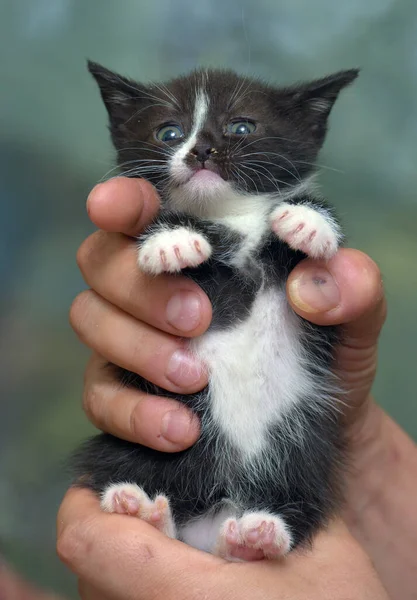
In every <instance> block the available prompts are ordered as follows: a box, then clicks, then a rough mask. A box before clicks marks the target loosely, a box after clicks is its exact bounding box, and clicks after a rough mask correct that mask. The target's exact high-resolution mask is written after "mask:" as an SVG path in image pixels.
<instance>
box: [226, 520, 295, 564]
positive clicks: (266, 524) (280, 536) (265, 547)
mask: <svg viewBox="0 0 417 600" xmlns="http://www.w3.org/2000/svg"><path fill="white" fill-rule="evenodd" d="M290 547H291V537H290V535H289V533H288V531H287V529H286V526H285V523H284V521H283V520H282V519H281V518H280V517H275V516H272V515H269V514H267V513H248V514H246V515H243V517H241V518H240V519H228V520H227V521H226V522H225V523H224V525H223V528H222V531H221V532H220V535H219V540H218V545H217V554H219V555H220V556H222V557H223V558H226V559H228V560H232V561H233V560H234V561H236V560H238V561H255V560H262V559H264V558H271V559H272V558H278V557H281V556H284V555H285V554H286V553H287V552H288V551H289V549H290Z"/></svg>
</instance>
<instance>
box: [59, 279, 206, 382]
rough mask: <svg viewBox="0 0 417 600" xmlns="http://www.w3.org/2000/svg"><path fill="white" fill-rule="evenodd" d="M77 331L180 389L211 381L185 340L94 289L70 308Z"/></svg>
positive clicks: (119, 360)
mask: <svg viewBox="0 0 417 600" xmlns="http://www.w3.org/2000/svg"><path fill="white" fill-rule="evenodd" d="M70 321H71V325H72V327H73V328H74V330H75V332H76V333H77V334H78V335H79V337H80V339H81V341H83V342H84V343H85V344H86V345H87V346H89V347H90V348H93V349H95V350H96V351H97V352H98V354H100V355H101V356H103V357H104V358H105V359H106V360H108V361H109V362H111V363H115V364H117V365H119V366H121V367H123V368H125V369H127V370H129V371H133V372H134V373H138V374H139V375H142V376H143V377H145V378H146V379H147V380H149V381H151V382H153V383H155V384H157V385H159V386H160V387H162V388H164V389H166V390H169V391H171V392H176V393H191V392H195V391H197V390H200V389H202V388H203V387H204V386H205V385H206V384H207V375H206V373H205V372H204V369H203V368H202V366H201V365H200V364H199V363H198V361H197V360H196V359H195V358H194V357H193V356H192V354H191V353H190V352H188V351H187V350H186V348H185V342H184V340H182V339H180V338H175V337H173V336H171V335H168V334H166V333H163V332H162V331H159V330H157V329H154V328H153V327H150V326H149V325H147V324H146V323H142V322H140V321H137V320H136V319H134V318H133V317H131V316H130V315H127V314H126V313H123V312H122V311H121V310H119V309H118V308H116V307H115V306H114V305H112V304H110V303H109V302H107V301H106V300H104V299H103V298H101V297H100V296H98V295H97V294H96V293H95V292H93V291H92V290H87V291H85V292H82V293H81V294H79V296H77V298H76V299H75V301H74V302H73V304H72V307H71V311H70Z"/></svg>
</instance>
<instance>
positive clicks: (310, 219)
mask: <svg viewBox="0 0 417 600" xmlns="http://www.w3.org/2000/svg"><path fill="white" fill-rule="evenodd" d="M270 219H271V227H272V229H273V231H274V232H275V233H276V235H277V236H278V237H279V238H280V239H282V240H283V241H284V242H286V243H287V244H288V245H289V246H291V248H293V249H294V250H301V251H302V252H304V253H305V254H307V255H308V256H311V257H312V258H325V259H329V258H332V256H334V255H335V254H336V252H337V249H338V246H339V241H340V238H341V233H340V229H339V226H338V225H337V223H336V221H334V220H333V219H332V218H331V216H330V215H329V214H328V213H327V212H325V211H320V209H319V208H317V207H311V206H308V205H306V204H287V203H286V202H283V203H282V204H280V205H279V206H278V208H276V209H275V210H274V211H273V212H272V214H271V217H270Z"/></svg>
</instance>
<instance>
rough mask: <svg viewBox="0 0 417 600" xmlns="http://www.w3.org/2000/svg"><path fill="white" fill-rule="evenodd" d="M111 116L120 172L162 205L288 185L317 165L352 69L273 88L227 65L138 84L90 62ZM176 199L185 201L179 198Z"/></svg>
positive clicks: (269, 190) (273, 190)
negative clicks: (155, 193)
mask: <svg viewBox="0 0 417 600" xmlns="http://www.w3.org/2000/svg"><path fill="white" fill-rule="evenodd" d="M89 68H90V71H91V73H92V74H93V75H94V77H95V78H96V80H97V82H98V83H99V86H100V90H101V93H102V97H103V100H104V102H105V104H106V107H107V110H108V112H109V116H110V129H111V133H112V138H113V142H114V144H115V147H116V149H117V151H118V158H119V165H120V168H121V173H125V174H126V175H129V176H131V177H145V178H146V179H148V180H149V181H151V182H152V183H153V184H154V185H155V186H156V187H157V188H158V190H159V191H160V193H161V195H162V197H163V199H164V200H165V201H166V202H167V203H170V202H173V199H176V200H177V203H178V202H179V203H181V201H184V202H186V204H190V203H192V202H196V203H199V204H200V205H201V204H202V203H203V204H207V203H210V202H214V201H216V200H218V199H219V198H220V197H221V196H222V195H225V194H229V195H230V194H248V193H250V194H268V195H270V194H274V195H279V194H282V193H285V192H287V191H289V189H290V188H291V187H292V186H295V185H296V184H297V183H300V182H301V181H302V180H303V178H305V177H306V176H307V175H308V174H309V173H310V172H311V171H312V169H313V167H314V161H315V160H316V157H317V153H318V151H319V149H320V147H321V145H322V143H323V140H324V137H325V132H326V123H327V117H328V115H329V113H330V110H331V108H332V106H333V103H334V101H335V99H336V97H337V95H338V93H339V91H340V89H341V88H342V87H344V86H345V85H347V84H348V83H350V82H351V81H353V79H355V77H356V76H357V71H355V70H352V71H344V72H341V73H338V74H336V75H334V76H331V77H328V78H325V79H323V80H319V81H316V82H313V83H310V84H305V85H301V86H295V87H292V88H287V89H276V88H272V87H270V86H267V85H265V84H263V83H261V82H259V81H256V80H251V79H247V78H241V77H239V76H237V75H236V74H234V73H233V72H229V71H215V70H209V71H197V72H194V73H192V74H191V75H189V76H187V77H181V78H178V79H175V80H172V81H171V82H169V83H168V84H166V85H163V86H162V85H161V86H159V85H150V86H143V85H141V84H138V83H136V82H133V81H130V80H127V79H125V78H122V77H120V76H118V75H115V74H114V73H111V72H110V71H107V70H106V69H104V68H103V67H100V66H99V65H96V64H93V63H90V64H89ZM181 199H182V200H181Z"/></svg>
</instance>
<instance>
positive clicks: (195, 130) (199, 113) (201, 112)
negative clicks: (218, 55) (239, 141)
mask: <svg viewBox="0 0 417 600" xmlns="http://www.w3.org/2000/svg"><path fill="white" fill-rule="evenodd" d="M208 107H209V99H208V96H207V94H206V92H205V91H204V89H202V88H200V89H199V90H198V91H197V93H196V95H195V104H194V113H193V123H192V129H191V132H190V136H189V138H188V139H187V140H186V141H185V142H184V143H183V144H182V145H181V146H180V147H179V148H178V150H177V151H176V152H175V154H174V155H173V157H172V159H171V164H170V167H171V174H172V176H173V178H174V179H175V180H177V181H178V182H181V180H182V181H183V182H185V181H187V180H188V178H189V176H190V169H189V168H188V167H187V165H185V164H184V158H185V157H186V156H187V154H188V153H189V152H190V151H191V150H192V149H193V148H194V146H195V145H196V142H197V138H198V134H199V132H200V131H201V129H202V127H203V125H204V123H205V121H206V118H207V112H208Z"/></svg>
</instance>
